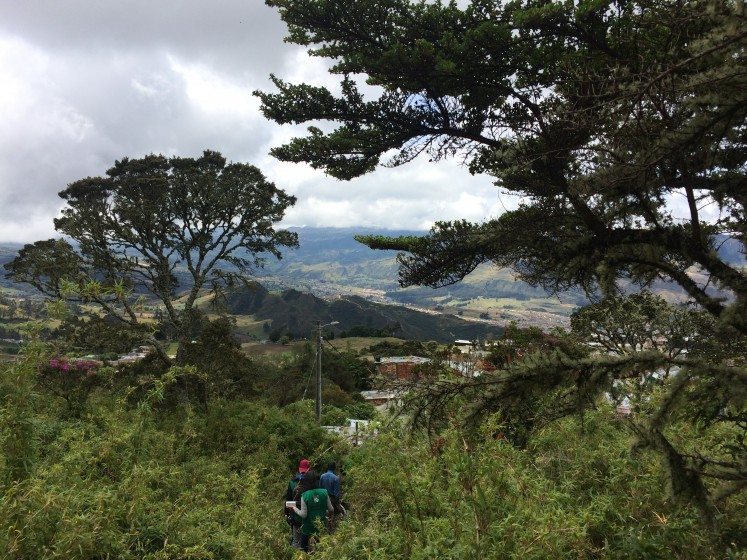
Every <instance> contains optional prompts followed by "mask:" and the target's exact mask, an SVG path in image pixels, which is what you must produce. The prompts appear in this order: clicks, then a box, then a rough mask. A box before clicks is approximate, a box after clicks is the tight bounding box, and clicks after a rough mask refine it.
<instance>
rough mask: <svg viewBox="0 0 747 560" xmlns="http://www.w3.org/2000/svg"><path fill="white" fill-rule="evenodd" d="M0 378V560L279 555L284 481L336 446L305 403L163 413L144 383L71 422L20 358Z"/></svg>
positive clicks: (98, 395) (240, 402)
mask: <svg viewBox="0 0 747 560" xmlns="http://www.w3.org/2000/svg"><path fill="white" fill-rule="evenodd" d="M1 373H2V377H0V450H1V452H0V475H1V477H0V495H1V498H0V528H1V530H0V555H2V556H3V558H8V559H14V560H15V559H18V560H20V559H28V560H31V559H34V560H38V559H57V558H59V559H80V560H84V559H85V560H94V559H101V558H107V557H109V558H122V559H135V558H137V559H149V560H167V559H169V560H177V559H180V560H184V559H191V560H197V559H204V560H207V559H211V560H218V559H234V558H236V559H238V558H258V559H263V558H266V559H271V558H272V559H290V558H291V557H292V551H291V549H290V547H289V546H288V545H287V538H286V537H287V533H288V531H287V526H286V525H285V523H284V521H283V519H282V516H281V515H280V513H281V509H282V508H281V504H280V497H281V496H282V494H283V491H284V488H285V484H287V478H288V477H289V476H290V474H291V473H292V472H293V470H294V468H295V466H296V465H297V461H298V459H299V458H300V457H302V456H307V457H310V458H312V459H313V460H314V462H315V463H318V464H319V465H321V464H322V463H323V462H324V461H325V460H326V459H327V458H328V456H331V455H325V454H331V453H332V449H336V448H335V447H334V446H335V445H339V443H336V442H335V441H333V440H332V439H331V438H330V436H328V435H327V434H326V433H325V432H324V431H323V430H321V429H320V428H318V427H316V425H315V423H314V422H313V409H312V407H311V406H309V405H308V403H297V404H295V405H292V406H289V407H286V408H285V409H279V408H276V407H271V406H265V405H262V404H260V403H258V402H250V401H247V400H244V399H234V400H224V399H218V400H216V401H214V402H212V403H211V406H210V408H209V409H208V411H204V412H200V411H197V410H195V409H194V408H193V407H191V406H190V405H189V404H186V405H183V406H178V407H174V408H171V409H168V410H166V409H163V408H161V407H156V406H155V405H156V404H157V402H158V400H159V399H160V398H161V397H162V394H159V391H158V390H157V388H155V389H154V390H152V391H150V392H149V393H148V394H146V395H145V396H144V398H143V399H142V400H141V401H140V403H139V405H138V406H136V407H132V406H127V405H126V404H125V403H124V401H123V400H122V399H121V393H120V394H112V392H111V391H110V390H109V389H105V388H102V390H99V391H95V392H94V395H92V397H91V399H90V400H89V406H88V407H87V409H86V412H85V414H83V415H80V417H77V418H73V417H70V416H69V415H67V414H65V412H64V407H62V406H61V403H60V402H59V400H58V399H57V398H56V397H54V396H53V395H51V394H50V393H48V392H47V391H45V390H44V388H43V386H40V385H38V383H37V382H38V376H39V375H40V374H39V373H38V372H37V369H36V368H35V367H34V365H33V363H32V362H31V361H29V362H25V363H21V364H15V365H12V366H8V367H5V368H3V369H2V372H1ZM342 450H344V448H343V449H342ZM342 450H337V451H336V452H337V453H339V452H341V451H342Z"/></svg>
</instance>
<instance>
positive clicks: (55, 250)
mask: <svg viewBox="0 0 747 560" xmlns="http://www.w3.org/2000/svg"><path fill="white" fill-rule="evenodd" d="M60 196H61V197H62V198H63V199H64V200H65V202H66V203H67V204H66V206H65V207H64V208H63V210H62V216H61V217H60V218H58V219H56V220H55V229H56V230H57V231H58V232H60V233H61V234H63V235H64V236H65V238H62V239H49V240H46V241H38V242H36V243H33V244H29V245H26V246H25V247H23V248H22V249H21V250H20V251H19V254H18V256H17V257H16V258H15V259H14V260H13V261H11V262H10V263H8V264H7V265H6V269H7V271H8V275H9V276H10V277H12V278H13V279H14V280H16V281H20V282H27V283H29V284H32V285H33V286H35V287H36V288H38V289H39V290H40V291H42V292H43V293H45V294H46V295H49V296H52V297H56V298H62V299H65V300H71V301H82V302H89V303H93V304H95V305H97V306H99V307H100V308H101V309H103V311H104V312H106V313H107V314H108V315H109V316H110V317H114V318H116V319H118V320H119V321H120V322H121V323H124V324H127V325H130V326H136V325H139V324H140V323H141V321H140V320H139V315H138V309H137V308H138V300H139V298H141V297H142V296H146V295H147V296H150V297H155V298H157V300H158V301H159V303H160V304H162V305H163V307H164V309H165V315H166V317H165V318H166V319H167V320H168V321H170V322H171V323H172V324H173V325H174V326H176V328H177V330H178V331H179V333H180V335H184V336H186V335H188V334H190V325H189V323H190V321H192V319H193V318H194V317H195V316H196V315H195V314H194V313H193V308H194V305H195V302H196V300H197V298H198V296H199V295H200V293H201V291H203V290H204V289H207V288H212V289H214V290H216V291H218V292H220V291H221V290H222V289H223V288H225V287H226V286H227V285H228V284H230V283H232V282H233V281H235V280H236V279H238V278H240V277H241V276H242V275H243V274H245V273H247V272H248V271H250V270H251V269H252V267H255V266H261V264H262V259H263V258H264V256H266V255H273V256H275V257H277V258H280V256H281V254H280V251H281V248H283V247H294V246H296V245H297V244H298V242H297V236H296V234H295V233H292V232H289V231H286V230H278V229H276V228H275V224H276V222H278V221H279V220H280V219H281V218H282V217H283V214H284V212H285V210H286V209H287V208H288V207H289V206H292V205H293V204H294V203H295V200H296V199H295V197H293V196H290V195H288V194H286V193H285V192H284V191H282V190H281V189H279V188H277V187H276V186H275V185H274V184H273V183H271V182H269V181H267V179H266V178H265V177H264V176H263V175H262V173H261V172H260V170H259V169H257V168H256V167H254V166H252V165H248V164H243V163H227V162H226V159H225V158H224V157H223V156H222V155H221V154H220V153H218V152H213V151H205V152H204V153H203V155H202V156H201V157H199V158H183V157H171V158H167V157H165V156H162V155H149V156H145V157H144V158H141V159H129V158H124V159H122V160H121V161H117V162H116V163H115V164H114V166H113V167H112V168H111V169H109V170H108V171H107V172H106V176H105V177H88V178H86V179H81V180H79V181H75V182H74V183H71V184H70V185H68V187H67V188H66V189H65V190H63V191H62V192H60ZM68 240H70V242H69V241H68ZM180 287H181V288H182V290H179V288H180ZM163 357H164V358H165V355H164V356H163Z"/></svg>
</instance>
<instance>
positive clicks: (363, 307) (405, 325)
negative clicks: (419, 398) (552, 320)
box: [227, 284, 502, 342]
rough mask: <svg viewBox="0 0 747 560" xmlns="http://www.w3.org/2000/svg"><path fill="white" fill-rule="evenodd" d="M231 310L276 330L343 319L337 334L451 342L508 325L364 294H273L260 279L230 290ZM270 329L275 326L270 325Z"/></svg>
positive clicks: (294, 330)
mask: <svg viewBox="0 0 747 560" xmlns="http://www.w3.org/2000/svg"><path fill="white" fill-rule="evenodd" d="M227 307H228V311H229V312H230V313H231V314H233V315H238V316H246V315H251V316H252V317H253V318H254V319H255V322H256V321H269V323H270V328H271V329H272V330H279V331H281V332H283V333H288V334H290V335H292V336H293V337H305V336H308V334H309V333H310V332H312V331H313V330H314V328H315V327H316V324H317V321H319V322H321V323H331V322H333V321H337V322H338V323H339V324H337V325H334V326H332V327H330V328H329V329H328V330H331V331H332V332H334V333H335V334H337V335H340V334H343V333H346V332H348V331H351V329H358V330H359V331H360V330H361V329H363V330H364V331H369V332H375V331H379V332H380V333H382V334H384V333H388V334H391V335H393V336H398V337H401V338H409V339H414V340H436V341H439V342H449V341H452V340H454V339H455V338H466V339H470V340H472V339H476V338H486V337H497V336H499V335H500V333H501V332H502V329H501V328H500V327H498V326H496V325H493V324H489V323H485V322H473V321H466V320H464V319H461V318H459V317H454V316H452V315H448V314H442V313H425V312H422V311H416V310H412V309H408V308H406V307H403V306H397V305H384V304H379V303H373V302H371V301H368V300H366V299H364V298H362V297H358V296H348V297H339V298H336V299H334V300H331V301H326V300H323V299H321V298H318V297H316V296H314V295H312V294H308V293H304V292H300V291H298V290H286V291H284V292H282V293H280V294H276V293H271V292H269V291H268V290H267V289H266V288H264V287H262V286H260V285H259V284H255V285H254V286H253V287H251V288H242V289H241V290H237V291H235V292H233V293H232V294H230V295H229V297H228V301H227ZM268 330H269V328H268Z"/></svg>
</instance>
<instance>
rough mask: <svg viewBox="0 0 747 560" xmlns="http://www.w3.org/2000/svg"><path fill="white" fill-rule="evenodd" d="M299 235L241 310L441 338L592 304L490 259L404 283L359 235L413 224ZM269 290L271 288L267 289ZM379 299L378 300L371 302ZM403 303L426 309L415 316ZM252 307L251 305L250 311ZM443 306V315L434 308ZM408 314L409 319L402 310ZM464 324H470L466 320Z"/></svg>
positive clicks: (297, 328)
mask: <svg viewBox="0 0 747 560" xmlns="http://www.w3.org/2000/svg"><path fill="white" fill-rule="evenodd" d="M291 229H292V230H293V231H295V232H297V233H298V236H299V247H298V248H297V249H293V250H286V251H284V253H283V258H282V259H281V260H279V261H277V260H276V259H274V258H272V257H270V258H268V259H267V261H266V265H265V267H264V268H262V269H259V270H257V271H256V272H255V279H256V280H257V281H258V282H259V283H261V284H262V286H264V288H265V289H264V290H260V291H257V292H256V293H254V294H249V293H238V294H235V295H234V296H233V299H232V301H231V306H232V307H233V310H234V311H235V312H238V313H241V314H252V315H256V316H257V317H258V318H261V319H272V321H273V323H272V325H273V328H281V327H282V328H284V329H287V330H288V331H289V332H291V333H297V334H301V333H306V332H309V329H310V328H311V327H313V325H314V324H315V322H316V320H321V321H323V322H329V321H331V320H333V318H334V320H337V321H340V323H341V325H340V326H339V327H338V328H339V330H340V331H342V330H347V329H349V328H352V327H353V326H364V327H370V328H374V329H391V328H395V327H397V325H396V323H398V322H399V323H400V325H399V327H398V328H400V329H401V331H402V333H403V334H404V335H405V336H409V337H412V338H417V339H437V340H441V339H442V338H444V337H446V336H448V337H450V335H444V336H443V337H441V336H437V333H438V332H443V333H451V332H453V333H455V334H456V333H457V332H461V333H464V334H460V335H458V336H461V337H463V338H475V337H478V336H480V337H481V336H483V335H484V334H486V332H487V331H485V330H484V329H486V328H494V327H491V324H490V323H486V321H484V320H483V321H470V322H466V321H461V320H459V319H458V318H457V317H455V315H463V316H464V318H469V319H478V318H481V319H488V320H489V321H490V322H492V324H493V325H496V324H503V323H507V322H508V321H510V320H516V321H518V322H519V323H525V324H527V323H528V324H534V325H538V326H541V327H544V328H549V327H551V326H555V325H567V321H568V317H569V315H570V313H571V312H572V311H573V309H575V308H576V307H578V306H581V305H584V304H585V303H587V300H586V298H585V296H584V295H583V294H582V293H580V292H578V291H575V292H573V291H571V292H568V293H564V294H561V295H560V296H551V295H550V294H548V293H547V292H545V291H544V290H542V289H541V288H534V287H532V286H529V285H528V284H526V283H524V282H521V281H517V280H516V279H515V278H514V277H513V274H512V272H511V271H510V270H505V269H504V270H499V269H496V268H495V267H492V266H489V265H484V266H481V267H478V269H477V270H475V271H474V272H473V273H472V274H470V275H469V276H467V278H465V279H464V280H463V281H461V282H458V283H457V284H454V285H452V286H446V287H443V288H439V289H432V288H427V287H410V288H401V287H400V286H399V285H398V283H397V272H398V270H397V269H398V267H397V262H396V253H395V252H394V251H374V250H371V249H369V248H368V247H366V246H365V245H362V244H360V243H358V242H357V241H355V239H354V238H353V236H354V235H356V234H384V235H390V236H398V235H423V234H424V232H422V231H413V230H375V229H370V228H368V229H367V228H291ZM20 247H21V245H17V244H0V267H2V265H3V264H4V263H5V262H8V261H9V260H11V259H12V258H13V257H14V256H15V254H16V253H17V251H18V249H19V248H20ZM718 251H719V254H720V255H721V256H722V257H724V258H725V259H726V260H727V261H729V262H731V263H732V264H736V265H737V266H745V257H744V254H743V253H742V252H741V245H740V244H739V243H738V242H736V241H733V240H725V242H724V243H721V244H720V245H719V246H718ZM176 273H177V277H178V279H179V280H180V282H181V288H183V289H186V288H188V287H189V278H188V276H187V275H186V274H185V273H184V271H180V270H179V269H178V268H177V271H176ZM0 286H3V287H5V288H13V289H18V290H22V291H25V292H26V293H33V292H32V289H31V288H29V287H28V286H21V285H17V284H13V283H12V282H10V281H9V280H7V279H5V278H4V274H2V269H1V268H0ZM654 289H655V290H657V291H659V292H660V293H662V294H665V295H666V296H667V297H671V299H677V297H678V296H677V293H678V292H677V290H678V289H677V287H676V286H673V285H670V284H665V283H659V284H657V285H656V286H655V287H654ZM268 290H269V291H268ZM374 303H376V304H379V305H378V306H375V305H373V304H374ZM403 305H406V306H410V307H417V308H420V309H421V310H424V311H428V313H424V314H423V316H422V317H421V316H419V315H418V316H415V315H411V313H412V312H413V310H411V309H405V308H404V307H402V306H403ZM250 310H251V311H250ZM434 312H438V313H434ZM400 313H404V314H406V315H407V317H406V318H404V319H403V318H402V317H401V316H400V315H399V314H400ZM463 323H467V325H464V324H463Z"/></svg>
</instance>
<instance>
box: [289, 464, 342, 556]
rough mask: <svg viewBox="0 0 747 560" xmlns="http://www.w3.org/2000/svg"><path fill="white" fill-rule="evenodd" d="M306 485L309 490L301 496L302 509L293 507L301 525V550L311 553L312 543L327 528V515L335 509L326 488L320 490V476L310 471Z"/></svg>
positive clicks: (307, 474)
mask: <svg viewBox="0 0 747 560" xmlns="http://www.w3.org/2000/svg"><path fill="white" fill-rule="evenodd" d="M304 483H305V486H306V487H307V488H309V490H306V491H305V492H304V493H303V494H302V495H301V507H300V508H298V507H296V506H293V510H294V511H295V512H296V513H297V514H298V516H299V517H301V519H303V523H301V550H303V551H304V552H309V549H310V548H311V543H312V541H313V540H314V538H315V537H317V536H318V535H319V533H320V532H321V528H322V527H324V526H325V521H326V518H327V513H328V512H329V513H332V512H334V511H335V508H334V507H332V502H331V501H330V499H329V494H327V491H326V490H325V489H324V488H319V475H317V474H316V472H314V471H308V472H307V473H306V476H304Z"/></svg>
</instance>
